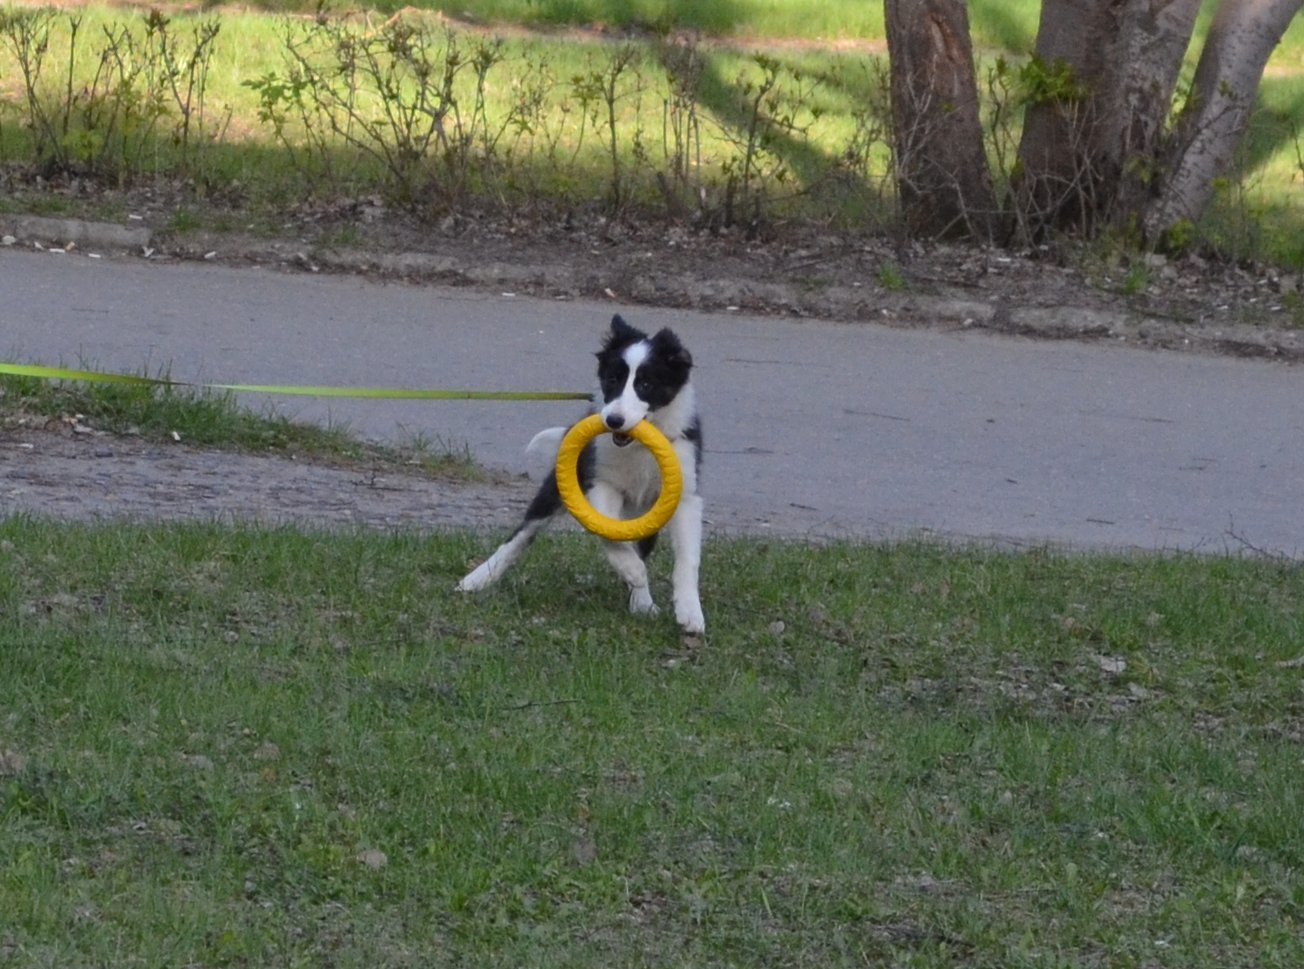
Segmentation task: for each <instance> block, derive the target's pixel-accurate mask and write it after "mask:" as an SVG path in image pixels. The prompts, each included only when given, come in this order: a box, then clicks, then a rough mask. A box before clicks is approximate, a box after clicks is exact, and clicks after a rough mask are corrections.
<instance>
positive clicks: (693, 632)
mask: <svg viewBox="0 0 1304 969" xmlns="http://www.w3.org/2000/svg"><path fill="white" fill-rule="evenodd" d="M675 621H676V622H677V623H679V628H680V629H682V630H683V631H684V632H685V633H686V634H687V635H689V636H701V635H703V634H704V633H705V632H706V617H705V616H704V615H702V604H701V603H700V602H696V601H694V602H676V603H675Z"/></svg>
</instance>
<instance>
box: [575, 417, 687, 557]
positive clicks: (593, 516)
mask: <svg viewBox="0 0 1304 969" xmlns="http://www.w3.org/2000/svg"><path fill="white" fill-rule="evenodd" d="M609 433H610V431H608V430H607V425H605V424H604V423H602V417H601V416H600V415H598V414H590V415H589V416H588V417H586V418H584V420H582V421H580V422H579V423H578V424H576V425H575V426H574V427H572V428H571V429H570V430H569V431H567V432H566V436H565V437H563V438H562V439H561V447H560V448H559V449H558V451H557V490H558V491H559V492H560V493H561V500H562V501H563V502H564V503H565V505H566V508H567V510H569V511H570V513H571V514H572V515H574V516H575V520H576V521H578V522H579V523H580V524H581V525H583V526H584V527H585V528H587V529H588V530H589V531H591V532H592V533H593V534H594V535H601V536H602V537H603V538H607V539H610V540H611V541H613V542H636V541H638V540H639V539H641V538H647V537H648V536H649V535H654V534H656V533H657V532H658V531H660V530H661V527H662V526H663V525H665V523H666V522H668V521H670V516H671V515H673V514H674V513H675V508H677V507H678V506H679V497H680V495H682V494H683V491H684V475H683V472H682V471H681V470H680V468H679V457H678V455H676V454H675V449H674V447H673V446H672V445H671V444H670V441H669V440H667V438H666V436H665V435H664V434H662V433H661V431H660V430H659V429H657V428H656V427H655V426H653V425H652V423H651V422H649V421H639V422H638V423H637V424H635V425H634V427H633V429H632V430H630V431H629V434H630V435H631V436H632V437H633V438H634V440H636V441H638V442H639V443H640V444H642V445H643V446H644V447H646V448H647V449H648V450H649V451H651V452H652V456H653V457H654V458H656V462H657V467H658V468H659V469H660V470H661V494H660V496H659V497H658V498H657V500H656V503H655V504H653V505H652V507H651V508H649V509H648V510H647V512H646V513H644V514H642V515H640V516H639V517H638V518H612V517H610V516H609V515H604V514H602V513H601V512H600V511H598V510H597V509H596V508H594V507H593V506H592V505H591V504H589V500H588V498H586V497H585V496H584V491H583V490H582V489H581V488H580V481H579V464H580V451H582V450H584V445H586V444H588V443H589V441H591V440H593V439H594V438H595V437H597V436H598V435H599V434H609Z"/></svg>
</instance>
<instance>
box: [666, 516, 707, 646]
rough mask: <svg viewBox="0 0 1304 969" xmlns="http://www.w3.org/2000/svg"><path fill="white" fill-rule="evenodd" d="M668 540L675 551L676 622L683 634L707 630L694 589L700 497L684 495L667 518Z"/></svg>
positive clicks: (699, 546)
mask: <svg viewBox="0 0 1304 969" xmlns="http://www.w3.org/2000/svg"><path fill="white" fill-rule="evenodd" d="M668 527H669V529H670V543H671V545H672V546H673V547H674V552H675V569H674V572H673V573H672V582H673V588H674V600H675V621H676V622H678V623H679V625H680V627H682V629H683V630H684V632H686V633H691V634H695V635H700V634H702V633H704V632H706V618H705V617H704V616H703V615H702V600H701V597H700V596H699V594H698V591H697V574H698V567H699V565H700V562H701V555H702V498H701V496H700V495H687V496H685V497H684V498H683V499H682V500H681V501H680V502H679V507H678V508H677V509H675V514H674V516H673V517H672V518H671V519H670V524H669V526H668Z"/></svg>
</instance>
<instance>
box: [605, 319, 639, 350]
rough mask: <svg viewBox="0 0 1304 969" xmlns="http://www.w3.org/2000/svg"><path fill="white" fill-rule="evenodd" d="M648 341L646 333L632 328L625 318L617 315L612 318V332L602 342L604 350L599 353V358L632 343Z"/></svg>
mask: <svg viewBox="0 0 1304 969" xmlns="http://www.w3.org/2000/svg"><path fill="white" fill-rule="evenodd" d="M646 339H647V334H646V333H644V332H643V331H642V330H639V329H636V328H634V327H632V326H630V325H629V324H628V323H626V322H625V320H624V318H623V317H621V315H620V314H619V313H617V314H616V315H615V316H613V317H612V318H611V330H610V331H609V332H608V333H607V338H606V339H605V340H603V341H602V350H600V351H598V356H602V354H603V352H604V351H607V350H611V349H614V348H616V347H627V346H629V345H630V344H631V343H637V342H638V341H639V340H646Z"/></svg>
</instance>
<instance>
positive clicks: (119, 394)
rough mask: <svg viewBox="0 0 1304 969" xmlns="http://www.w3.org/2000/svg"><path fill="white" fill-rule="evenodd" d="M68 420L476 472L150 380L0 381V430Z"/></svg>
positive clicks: (418, 446)
mask: <svg viewBox="0 0 1304 969" xmlns="http://www.w3.org/2000/svg"><path fill="white" fill-rule="evenodd" d="M47 420H53V421H61V420H63V421H69V422H70V423H71V424H72V425H74V426H76V425H80V426H83V427H86V428H92V429H95V430H100V431H107V432H110V433H114V434H128V435H132V436H137V437H139V438H141V439H143V440H147V441H169V442H176V441H180V442H183V443H185V444H189V445H195V446H199V447H217V448H227V449H233V450H243V451H253V452H259V453H271V454H296V455H302V456H306V457H316V458H319V459H323V460H336V461H349V462H352V461H367V462H381V463H387V464H395V465H399V464H401V465H402V466H404V467H407V468H410V469H412V470H424V471H427V472H432V473H437V474H441V475H443V474H451V475H455V476H459V477H475V476H477V475H478V474H479V472H478V471H477V469H476V467H475V465H474V463H473V462H472V461H471V460H470V457H469V456H468V455H467V454H466V453H464V452H458V451H456V450H454V449H451V448H448V447H440V446H432V445H431V444H429V443H427V442H421V441H413V442H411V444H410V445H407V446H403V447H386V446H383V445H378V444H374V443H371V442H368V441H364V440H362V439H361V438H358V437H357V436H356V435H354V434H352V433H350V432H349V429H348V427H347V426H345V425H343V424H335V425H332V426H327V427H323V426H320V425H317V424H306V423H300V422H297V421H294V420H291V419H290V418H288V417H285V416H284V415H281V414H278V413H277V412H276V411H275V410H274V409H273V408H270V407H268V408H264V409H262V410H253V409H251V408H248V407H245V406H242V405H241V404H240V402H239V400H238V398H237V396H236V395H235V394H234V393H232V392H230V391H218V390H205V389H197V388H189V387H178V386H174V385H170V384H168V383H155V382H134V381H127V382H111V383H69V382H63V381H49V380H43V379H38V378H35V377H16V376H8V375H0V427H4V426H10V427H15V426H24V425H26V426H38V427H39V426H42V425H43V424H44V423H45V421H47Z"/></svg>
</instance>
